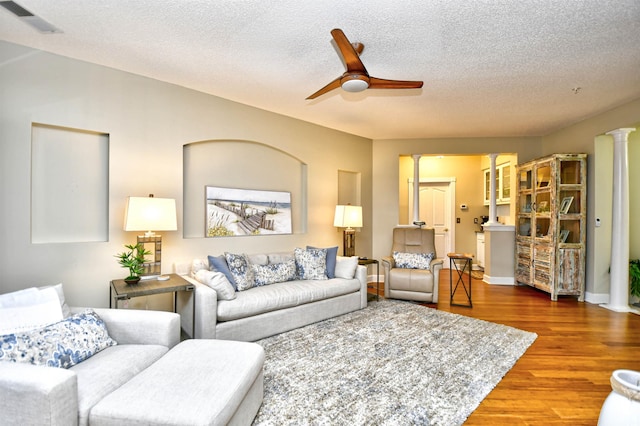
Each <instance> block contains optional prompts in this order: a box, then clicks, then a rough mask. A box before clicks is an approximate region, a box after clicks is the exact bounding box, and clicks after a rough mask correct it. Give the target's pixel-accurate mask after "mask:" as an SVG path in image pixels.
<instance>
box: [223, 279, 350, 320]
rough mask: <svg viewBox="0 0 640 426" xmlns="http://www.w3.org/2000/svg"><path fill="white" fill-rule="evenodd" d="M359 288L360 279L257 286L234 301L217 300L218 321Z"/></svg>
mask: <svg viewBox="0 0 640 426" xmlns="http://www.w3.org/2000/svg"><path fill="white" fill-rule="evenodd" d="M358 290H360V281H358V280H357V279H350V280H346V279H339V278H334V279H332V280H296V281H288V282H284V283H275V284H271V285H267V286H262V287H254V288H252V289H251V290H249V291H243V292H240V293H238V294H237V297H236V299H235V300H229V301H227V300H221V301H218V321H231V320H236V319H239V318H246V317H251V316H255V315H259V314H262V313H265V312H271V311H276V310H279V309H285V308H290V307H293V306H298V305H303V304H305V303H310V302H316V301H318V300H322V299H328V298H331V297H337V296H341V295H343V294H348V293H353V292H355V291H358Z"/></svg>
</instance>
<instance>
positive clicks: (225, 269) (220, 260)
mask: <svg viewBox="0 0 640 426" xmlns="http://www.w3.org/2000/svg"><path fill="white" fill-rule="evenodd" d="M207 258H208V259H209V265H210V266H211V270H212V271H218V272H222V273H223V274H224V276H225V277H227V279H228V280H229V282H230V283H231V285H232V286H233V289H234V290H236V291H237V290H238V284H237V283H236V280H235V278H234V277H233V274H232V273H231V271H230V270H229V265H228V264H227V257H226V256H225V255H220V256H207Z"/></svg>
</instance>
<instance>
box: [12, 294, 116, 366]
mask: <svg viewBox="0 0 640 426" xmlns="http://www.w3.org/2000/svg"><path fill="white" fill-rule="evenodd" d="M52 290H53V289H52ZM53 291H54V295H55V290H53ZM55 297H56V301H57V300H58V298H57V295H55ZM115 344H116V342H115V341H114V340H113V339H112V338H111V337H109V334H108V333H107V327H106V325H105V324H104V321H102V319H101V318H100V317H99V316H98V314H96V313H95V312H94V311H93V309H87V310H86V311H84V312H82V313H79V314H76V315H73V316H71V317H69V318H66V319H64V320H62V321H60V322H57V323H55V324H50V325H48V326H46V327H43V328H39V329H35V330H29V331H24V332H20V333H15V334H7V335H4V336H0V361H8V362H22V363H31V364H33V365H45V366H48V367H60V368H69V367H71V366H73V365H75V364H78V363H80V362H82V361H84V360H86V359H88V358H89V357H91V356H93V355H94V354H96V353H98V352H100V351H102V350H104V349H106V348H108V347H109V346H113V345H115Z"/></svg>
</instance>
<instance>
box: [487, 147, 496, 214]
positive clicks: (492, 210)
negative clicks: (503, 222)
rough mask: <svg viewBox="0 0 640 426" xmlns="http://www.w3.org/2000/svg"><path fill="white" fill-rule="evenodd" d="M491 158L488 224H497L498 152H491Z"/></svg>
mask: <svg viewBox="0 0 640 426" xmlns="http://www.w3.org/2000/svg"><path fill="white" fill-rule="evenodd" d="M488 157H489V160H491V171H490V172H489V184H490V186H489V188H491V189H490V190H489V220H488V221H487V223H486V225H489V226H491V225H495V224H496V223H497V221H496V217H497V208H496V158H498V154H489V156H488Z"/></svg>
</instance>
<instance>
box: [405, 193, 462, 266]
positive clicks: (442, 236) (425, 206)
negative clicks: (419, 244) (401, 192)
mask: <svg viewBox="0 0 640 426" xmlns="http://www.w3.org/2000/svg"><path fill="white" fill-rule="evenodd" d="M453 184H454V183H453V182H450V181H438V182H420V189H419V200H420V220H421V221H423V222H425V223H426V225H425V226H426V227H428V228H434V229H435V246H436V254H437V256H438V257H439V258H441V259H445V265H444V266H447V265H448V264H449V263H448V262H449V259H448V258H447V253H451V252H452V251H454V244H453V241H454V238H455V232H454V228H452V226H451V224H452V220H453V219H452V215H453V212H454V209H453V208H452V204H451V203H452V200H453V197H452V192H453V189H452V187H453ZM410 186H413V185H410ZM412 198H413V188H410V191H409V209H410V213H409V217H413V199H412Z"/></svg>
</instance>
